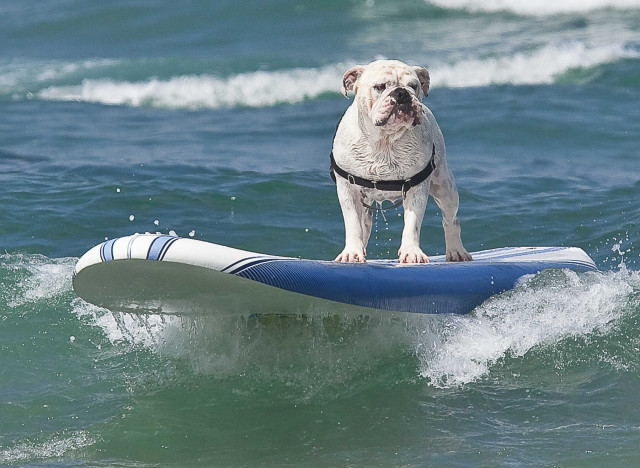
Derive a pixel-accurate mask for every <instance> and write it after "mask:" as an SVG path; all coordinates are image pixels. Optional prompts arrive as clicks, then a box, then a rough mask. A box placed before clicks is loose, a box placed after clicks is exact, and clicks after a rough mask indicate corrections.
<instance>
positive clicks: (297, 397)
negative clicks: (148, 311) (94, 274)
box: [0, 0, 640, 467]
mask: <svg viewBox="0 0 640 468" xmlns="http://www.w3.org/2000/svg"><path fill="white" fill-rule="evenodd" d="M593 3H598V2H593ZM494 5H495V7H493V6H487V4H486V3H484V2H480V1H476V0H457V1H456V0H433V1H422V0H401V1H391V0H386V1H385V0H375V1H371V0H367V1H360V0H353V1H350V2H336V1H326V2H306V3H295V2H289V1H277V2H257V1H256V2H243V3H241V4H239V3H237V2H230V1H229V2H226V1H219V2H215V3H208V2H182V3H180V5H177V4H176V3H175V2H144V1H142V2H124V1H108V2H100V3H96V2H89V3H87V2H79V1H74V0H71V1H65V2H44V3H43V2H35V1H30V0H29V1H22V2H12V3H6V4H2V5H0V44H1V45H2V47H0V115H1V117H0V183H1V185H2V188H3V190H2V191H1V192H0V206H1V209H0V278H1V281H0V465H9V466H12V465H15V466H136V467H138V466H251V467H253V466H385V467H386V466H411V467H413V466H415V467H422V466H585V467H599V466H601V467H609V466H636V465H640V452H638V447H639V446H640V431H639V430H638V428H639V427H640V417H639V416H638V415H637V408H638V406H640V397H639V396H638V395H640V273H639V271H640V269H639V266H638V257H639V252H638V250H637V248H636V246H635V245H636V242H637V240H638V237H639V235H640V229H639V228H638V225H639V222H640V208H639V207H638V200H639V199H640V176H639V175H638V174H640V162H639V158H638V156H639V154H638V140H639V137H640V123H639V122H640V119H639V117H640V114H639V112H638V103H639V102H640V4H638V3H637V2H636V3H633V2H632V1H623V0H610V1H608V2H600V3H598V5H599V6H601V7H604V8H600V7H598V5H595V6H593V5H591V4H590V3H588V2H579V1H567V2H552V1H546V0H543V1H540V2H537V3H536V4H535V7H534V6H529V5H528V4H527V5H524V4H521V2H516V1H505V2H499V3H498V2H495V3H494ZM532 5H534V4H532ZM379 57H387V58H399V59H402V60H405V61H407V62H411V63H414V64H420V65H424V66H427V67H428V68H429V70H430V72H431V77H432V90H431V92H430V95H429V97H428V98H427V99H426V101H425V103H426V104H427V105H428V106H429V107H430V108H431V109H432V111H433V112H434V114H435V115H436V117H437V119H438V121H439V123H440V126H441V128H442V130H443V133H444V135H445V141H446V143H447V151H448V158H449V163H450V166H451V167H452V169H453V171H454V174H455V175H456V179H457V183H458V187H459V191H460V198H461V207H460V218H461V222H462V235H463V240H464V242H465V245H466V246H467V248H469V250H480V249H486V248H494V247H501V246H507V245H573V246H577V247H581V248H582V249H584V250H585V251H586V252H587V253H588V254H589V255H591V256H592V257H593V258H594V260H595V261H596V263H597V264H598V267H599V268H600V270H601V271H600V272H598V273H589V274H580V275H578V274H575V273H572V272H569V271H549V272H544V273H542V274H540V275H538V276H536V277H535V278H533V279H531V280H530V281H529V282H527V283H525V284H524V285H522V286H520V287H518V288H516V289H515V290H514V291H511V292H509V293H505V294H503V295H501V296H498V297H494V298H492V299H490V300H489V301H487V302H486V303H485V304H483V305H481V306H480V307H478V308H477V309H476V310H475V311H474V312H473V313H471V314H469V315H466V316H455V317H428V316H423V317H410V318H403V319H379V318H378V319H372V318H370V319H366V318H362V319H360V320H353V319H347V318H344V317H337V316H334V315H332V313H331V310H327V311H326V314H324V315H321V316H313V317H306V318H305V317H298V318H282V317H265V316H258V317H256V316H247V317H246V318H240V319H231V318H225V319H215V318H205V317H198V318H191V319H187V318H175V317H158V316H148V317H136V316H131V315H122V314H113V313H111V312H109V311H107V310H104V309H99V308H96V307H94V306H91V305H89V304H87V303H85V302H83V301H82V300H80V299H79V298H77V297H76V296H75V294H74V293H73V290H72V288H71V273H72V271H73V267H74V265H75V262H76V261H77V259H78V257H79V256H80V255H82V254H83V253H84V252H85V251H86V250H88V249H89V248H90V247H92V246H93V245H95V244H97V243H99V242H101V241H103V240H104V239H105V238H113V237H117V236H123V235H128V234H131V233H134V232H147V231H149V232H162V233H169V232H172V231H173V232H176V233H177V234H179V235H182V236H186V237H188V236H191V237H193V238H196V239H202V240H207V241H212V242H216V243H221V244H225V245H230V246H234V247H238V248H243V249H249V250H253V251H260V252H265V253H271V254H278V255H290V256H303V257H310V258H323V259H330V258H334V257H335V255H336V254H337V253H338V252H339V251H340V250H341V248H342V242H343V235H344V234H343V225H342V218H341V213H340V208H339V205H338V200H337V197H336V195H335V187H334V185H333V182H332V181H331V179H330V178H329V176H328V153H329V151H330V146H331V139H332V137H333V132H334V129H335V124H336V122H337V121H338V119H339V118H340V116H341V115H342V113H343V112H344V110H345V108H346V106H347V105H348V104H349V102H348V101H346V100H345V99H344V98H343V97H342V96H341V95H340V93H339V90H340V84H341V77H342V74H343V72H344V71H345V70H346V69H348V68H349V67H350V66H352V65H354V64H357V63H366V62H368V61H371V60H373V59H375V58H379ZM401 229H402V217H401V215H400V213H399V212H397V211H389V212H387V213H386V214H385V217H384V218H383V217H382V216H380V215H378V217H377V218H376V219H375V223H374V232H373V234H372V239H371V243H370V250H371V252H370V256H372V257H378V258H386V257H390V256H391V257H392V256H394V255H395V252H396V251H397V248H398V245H399V239H400V232H401ZM422 244H423V248H424V249H425V251H426V252H427V253H428V254H441V253H443V250H444V242H443V235H442V228H441V225H440V214H439V213H438V210H437V207H436V205H435V204H434V203H433V202H430V204H429V206H428V207H427V214H426V216H425V221H424V226H423V234H422ZM259 303H260V298H256V310H255V311H251V312H253V313H259V311H260V310H259V308H260V306H259Z"/></svg>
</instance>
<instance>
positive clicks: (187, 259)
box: [73, 234, 596, 315]
mask: <svg viewBox="0 0 640 468" xmlns="http://www.w3.org/2000/svg"><path fill="white" fill-rule="evenodd" d="M472 255H473V258H474V260H473V261H472V262H463V263H451V262H446V261H445V259H444V257H442V256H438V257H431V258H430V260H431V262H430V263H428V264H418V265H409V264H399V263H398V261H397V260H370V261H368V262H367V263H364V264H345V263H337V262H333V261H324V260H307V259H297V258H289V257H277V256H272V255H263V254H258V253H253V252H247V251H243V250H238V249H234V248H231V247H225V246H222V245H217V244H213V243H210V242H203V241H199V240H195V239H186V238H180V237H175V236H166V235H153V234H141V235H138V234H136V235H133V236H128V237H121V238H117V239H112V240H108V241H106V242H103V243H102V244H100V245H97V246H95V247H94V248H92V249H91V250H89V251H88V252H87V253H86V254H85V255H83V256H82V258H80V260H79V261H78V263H77V265H76V269H75V272H74V278H73V287H74V290H75V291H76V293H77V294H78V295H79V296H80V297H81V298H83V299H84V300H86V301H88V302H90V303H93V304H96V305H98V306H101V307H106V308H108V309H111V310H116V311H126V312H134V313H168V314H206V315H211V314H215V315H228V314H236V315H242V314H261V313H262V314H267V313H275V314H309V313H315V312H321V313H357V314H370V313H374V312H376V311H377V312H380V311H388V312H409V313H420V314H442V313H467V312H470V311H471V310H473V309H474V307H476V306H478V305H479V304H481V303H482V302H484V301H485V300H486V299H488V298H489V297H491V296H493V295H495V294H499V293H501V292H504V291H506V290H509V289H511V288H513V287H514V286H515V285H516V283H517V282H518V280H519V279H520V278H521V277H523V276H525V275H531V274H535V273H538V272H540V271H542V270H546V269H550V268H558V269H561V268H569V269H573V270H585V271H588V270H596V266H595V264H594V262H593V260H592V259H591V258H590V257H589V256H588V255H587V254H586V253H585V252H584V251H582V250H581V249H578V248H575V247H507V248H501V249H494V250H485V251H481V252H473V253H472Z"/></svg>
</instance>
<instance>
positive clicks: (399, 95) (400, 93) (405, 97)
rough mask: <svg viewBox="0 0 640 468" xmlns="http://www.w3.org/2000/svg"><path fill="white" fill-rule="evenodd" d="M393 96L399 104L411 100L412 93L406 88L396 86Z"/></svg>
mask: <svg viewBox="0 0 640 468" xmlns="http://www.w3.org/2000/svg"><path fill="white" fill-rule="evenodd" d="M391 97H393V98H394V99H395V100H396V102H397V103H398V104H407V103H409V102H411V94H410V93H409V91H407V90H406V89H404V88H396V89H394V90H393V92H392V93H391Z"/></svg>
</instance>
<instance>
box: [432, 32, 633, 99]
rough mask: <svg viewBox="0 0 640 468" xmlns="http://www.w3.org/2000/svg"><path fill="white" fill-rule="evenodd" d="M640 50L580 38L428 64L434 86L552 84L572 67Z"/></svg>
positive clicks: (627, 56)
mask: <svg viewBox="0 0 640 468" xmlns="http://www.w3.org/2000/svg"><path fill="white" fill-rule="evenodd" d="M639 56H640V53H639V52H638V51H636V50H633V49H629V48H626V47H624V46H622V45H619V44H612V45H600V46H595V47H590V46H587V45H585V44H583V43H581V42H574V43H569V44H561V45H548V46H545V47H542V48H540V49H535V50H531V51H528V52H518V53H516V54H513V55H507V56H500V57H487V58H483V59H470V60H464V61H460V62H457V63H453V64H450V65H440V66H437V65H434V66H433V67H432V68H431V81H432V84H433V86H435V87H437V86H445V87H451V88H466V87H474V86H488V85H495V84H513V85H535V84H551V83H553V82H554V81H555V79H556V78H557V77H558V76H560V75H562V74H563V73H566V72H567V71H569V70H571V69H575V68H590V67H594V66H597V65H601V64H604V63H609V62H614V61H616V60H620V59H624V58H638V57H639Z"/></svg>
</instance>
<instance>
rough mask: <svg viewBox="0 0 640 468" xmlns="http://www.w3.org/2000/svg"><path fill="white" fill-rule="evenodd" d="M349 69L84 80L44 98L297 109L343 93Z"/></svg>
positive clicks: (49, 90)
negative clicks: (338, 91)
mask: <svg viewBox="0 0 640 468" xmlns="http://www.w3.org/2000/svg"><path fill="white" fill-rule="evenodd" d="M346 68H348V67H346V66H345V65H330V66H327V67H323V68H313V69H291V70H279V71H256V72H252V73H241V74H237V75H234V76H231V77H229V78H220V77H216V76H212V75H198V76H178V77H175V78H171V79H169V80H158V79H155V78H154V79H151V80H149V81H143V82H133V83H132V82H126V81H113V80H106V79H104V80H90V79H87V80H84V81H83V82H82V84H80V85H76V86H53V87H49V88H46V89H44V90H42V91H41V92H40V93H39V96H40V97H41V98H43V99H49V100H55V101H82V102H94V103H101V104H110V105H130V106H142V105H148V106H154V107H166V108H173V109H176V108H186V109H199V108H213V109H215V108H221V107H264V106H273V105H276V104H281V103H289V104H293V103H297V102H301V101H304V100H305V99H312V98H315V97H317V96H319V95H321V94H323V93H327V92H332V91H335V90H336V89H339V86H340V83H341V80H342V74H343V73H344V70H345V69H346Z"/></svg>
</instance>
